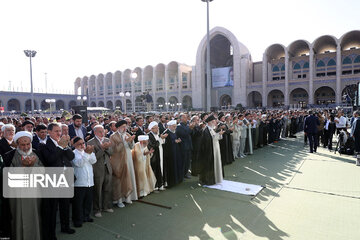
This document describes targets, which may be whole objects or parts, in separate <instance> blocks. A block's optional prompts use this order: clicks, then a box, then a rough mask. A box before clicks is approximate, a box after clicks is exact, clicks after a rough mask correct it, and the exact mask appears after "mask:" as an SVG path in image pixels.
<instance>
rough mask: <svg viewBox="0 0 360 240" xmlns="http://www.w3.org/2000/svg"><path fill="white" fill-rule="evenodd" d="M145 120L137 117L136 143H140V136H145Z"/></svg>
mask: <svg viewBox="0 0 360 240" xmlns="http://www.w3.org/2000/svg"><path fill="white" fill-rule="evenodd" d="M143 124H144V119H143V118H142V117H137V118H136V125H135V127H134V128H133V131H134V132H135V140H134V141H135V142H136V143H137V142H138V136H140V135H145V130H144V126H143Z"/></svg>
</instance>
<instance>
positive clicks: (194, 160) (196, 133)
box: [191, 126, 202, 176]
mask: <svg viewBox="0 0 360 240" xmlns="http://www.w3.org/2000/svg"><path fill="white" fill-rule="evenodd" d="M201 135H202V129H201V128H200V126H196V127H194V129H193V130H192V131H191V140H192V143H193V151H192V156H191V175H193V176H197V175H199V172H200V170H199V169H200V166H199V165H200V164H199V153H200V145H201Z"/></svg>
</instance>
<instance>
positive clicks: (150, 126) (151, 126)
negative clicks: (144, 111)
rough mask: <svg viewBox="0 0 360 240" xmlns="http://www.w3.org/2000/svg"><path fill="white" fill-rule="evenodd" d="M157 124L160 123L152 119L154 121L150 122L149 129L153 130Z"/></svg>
mask: <svg viewBox="0 0 360 240" xmlns="http://www.w3.org/2000/svg"><path fill="white" fill-rule="evenodd" d="M157 125H158V123H157V122H155V121H152V122H151V123H150V124H149V127H148V129H149V130H151V129H152V128H153V127H155V126H157Z"/></svg>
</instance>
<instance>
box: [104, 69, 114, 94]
mask: <svg viewBox="0 0 360 240" xmlns="http://www.w3.org/2000/svg"><path fill="white" fill-rule="evenodd" d="M112 78H113V74H112V73H111V72H108V73H106V75H105V90H104V94H105V95H112V94H113V84H112Z"/></svg>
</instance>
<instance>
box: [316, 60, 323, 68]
mask: <svg viewBox="0 0 360 240" xmlns="http://www.w3.org/2000/svg"><path fill="white" fill-rule="evenodd" d="M316 67H325V63H324V62H323V61H322V60H320V61H319V62H318V63H317V65H316Z"/></svg>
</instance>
